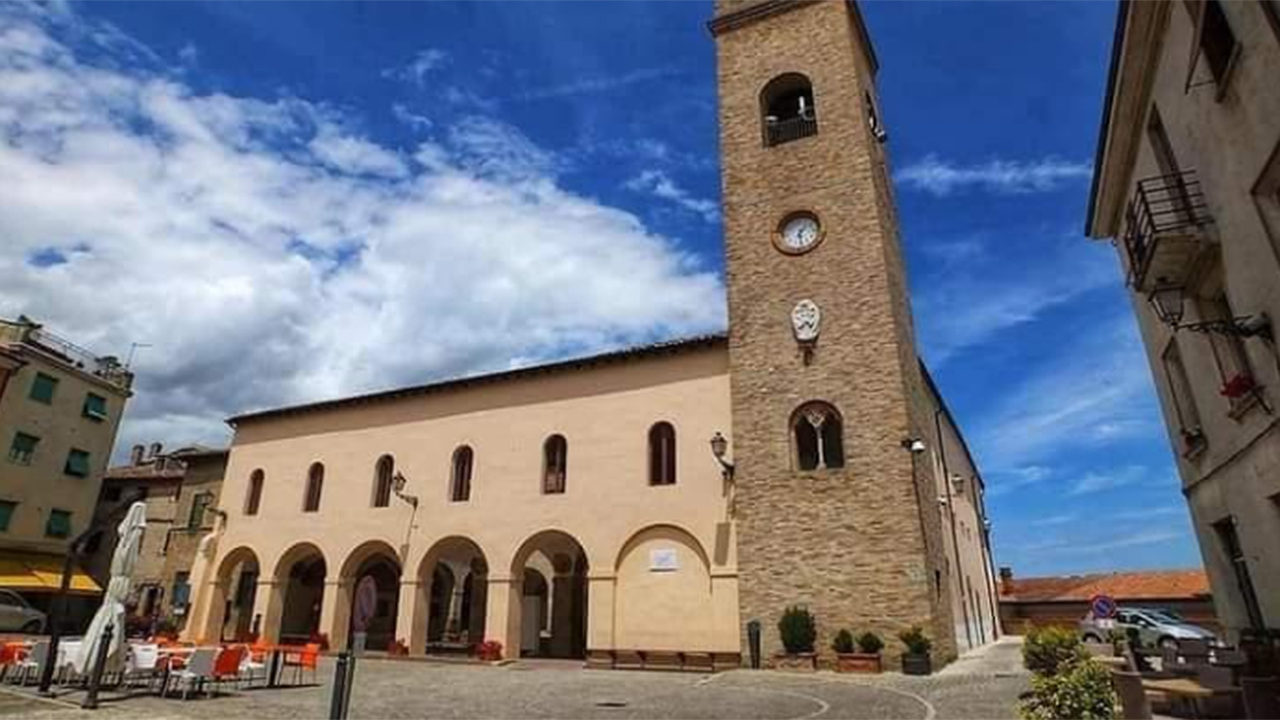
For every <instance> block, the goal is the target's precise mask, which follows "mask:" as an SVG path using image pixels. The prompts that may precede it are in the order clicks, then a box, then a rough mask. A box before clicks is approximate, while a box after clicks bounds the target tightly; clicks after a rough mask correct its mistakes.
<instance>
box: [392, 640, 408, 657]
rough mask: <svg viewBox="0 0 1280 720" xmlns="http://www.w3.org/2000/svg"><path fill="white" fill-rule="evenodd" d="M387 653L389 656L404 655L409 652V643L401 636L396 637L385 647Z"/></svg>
mask: <svg viewBox="0 0 1280 720" xmlns="http://www.w3.org/2000/svg"><path fill="white" fill-rule="evenodd" d="M387 654H388V655H390V656H391V657H405V656H407V655H408V654H409V645H408V644H407V643H405V641H404V639H403V638H396V639H395V640H394V641H392V643H391V646H390V647H388V648H387Z"/></svg>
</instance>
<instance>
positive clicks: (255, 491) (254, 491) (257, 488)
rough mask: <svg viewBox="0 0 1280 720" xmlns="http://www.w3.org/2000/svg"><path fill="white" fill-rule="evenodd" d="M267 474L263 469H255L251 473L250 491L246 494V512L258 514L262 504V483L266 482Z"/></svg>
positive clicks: (247, 513) (246, 513)
mask: <svg viewBox="0 0 1280 720" xmlns="http://www.w3.org/2000/svg"><path fill="white" fill-rule="evenodd" d="M266 479H267V476H266V473H264V472H263V471H262V470H261V469H258V470H254V471H253V473H252V474H251V475H249V491H248V492H247V493H245V496H244V514H245V515H257V514H258V508H259V507H260V506H261V505H262V484H263V483H264V482H266Z"/></svg>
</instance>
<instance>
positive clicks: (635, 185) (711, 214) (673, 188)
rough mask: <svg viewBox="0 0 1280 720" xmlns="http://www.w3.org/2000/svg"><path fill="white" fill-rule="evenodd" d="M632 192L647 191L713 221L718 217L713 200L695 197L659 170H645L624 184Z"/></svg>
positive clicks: (718, 208) (705, 219) (718, 210)
mask: <svg viewBox="0 0 1280 720" xmlns="http://www.w3.org/2000/svg"><path fill="white" fill-rule="evenodd" d="M624 186H625V187H626V188H627V189H628V190H631V191H633V192H642V193H649V194H652V195H653V196H655V197H658V198H661V199H663V200H666V201H668V202H670V203H672V204H674V205H675V206H676V207H679V208H680V209H682V210H685V211H687V212H690V213H693V214H694V215H697V216H699V217H701V218H702V219H703V220H704V221H706V222H709V223H714V222H716V221H718V220H719V219H720V206H719V205H717V204H716V203H715V202H714V201H711V200H706V199H703V198H696V197H693V196H692V195H690V194H689V192H688V191H687V190H685V189H684V188H682V187H680V186H679V185H677V184H676V182H675V181H674V180H672V179H671V178H670V177H669V176H668V175H667V174H666V173H665V172H663V171H661V170H645V171H644V172H642V173H640V174H639V175H637V176H635V177H633V178H631V179H630V180H628V181H627V182H626V183H625V185H624Z"/></svg>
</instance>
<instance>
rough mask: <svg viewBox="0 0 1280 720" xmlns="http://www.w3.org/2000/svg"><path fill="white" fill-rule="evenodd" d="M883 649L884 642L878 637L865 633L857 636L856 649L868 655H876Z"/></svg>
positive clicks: (868, 632)
mask: <svg viewBox="0 0 1280 720" xmlns="http://www.w3.org/2000/svg"><path fill="white" fill-rule="evenodd" d="M883 648H884V641H883V640H881V639H880V636H879V635H877V634H875V633H873V632H870V631H867V632H864V633H862V634H861V635H859V636H858V649H859V650H861V651H862V652H864V653H866V654H868V655H876V654H879V652H880V651H881V650H882V649H883Z"/></svg>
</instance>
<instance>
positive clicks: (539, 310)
mask: <svg viewBox="0 0 1280 720" xmlns="http://www.w3.org/2000/svg"><path fill="white" fill-rule="evenodd" d="M710 12H711V8H710V4H709V3H701V2H648V3H646V2H616V3H604V2H565V3H552V2H524V3H520V2H508V3H497V2H491V3H444V2H432V3H339V2H332V3H314V4H299V3H278V4H276V3H234V2H214V3H199V2H186V3H83V4H76V3H72V4H65V5H47V6H39V7H33V6H25V5H16V4H0V131H2V133H0V135H3V137H4V138H5V143H3V144H0V186H4V187H6V188H18V190H17V191H14V192H7V193H5V196H4V197H0V234H3V235H5V237H6V238H7V240H6V242H10V243H16V244H17V246H18V248H19V249H20V250H21V252H19V253H17V254H6V255H12V256H10V257H6V258H2V259H0V314H3V315H7V316H12V315H16V314H17V313H20V312H23V313H27V314H29V315H32V316H34V317H38V318H40V319H42V320H44V321H46V322H47V323H48V324H49V325H50V326H51V327H54V328H56V329H58V330H60V331H62V332H63V333H64V334H67V335H69V336H72V337H74V338H77V339H78V340H80V341H83V342H84V343H86V344H89V345H91V346H92V347H94V348H95V349H98V350H99V351H101V352H118V353H120V354H124V353H125V352H127V350H128V347H129V343H131V342H145V343H148V344H150V345H151V347H148V348H144V349H142V350H140V351H139V353H140V354H139V356H138V360H137V363H136V370H137V371H138V374H139V379H138V391H139V392H138V396H137V397H136V398H135V399H134V401H133V403H132V406H131V408H130V410H129V414H128V416H127V420H126V423H125V425H124V427H123V429H122V437H121V442H120V446H121V447H127V446H128V445H129V444H131V443H132V442H135V441H150V440H153V439H159V440H163V441H165V442H168V443H170V444H173V443H181V442H190V441H196V440H200V441H206V442H219V441H225V440H226V439H227V436H226V430H225V428H224V427H223V426H222V425H221V419H222V418H224V417H226V416H227V415H229V414H231V413H234V412H238V411H243V410H247V409H251V408H254V407H262V406H269V405H275V404H281V403H287V402H298V401H303V400H308V399H316V398H319V397H329V396H334V395H339V394H344V393H350V392H355V391H360V390H368V389H374V388H380V387H389V386H395V385H400V384H405V383H411V382H421V381H424V380H427V379H430V378H438V377H444V376H450V375H457V374H460V373H464V372H475V371H482V370H490V369H497V368H502V367H509V366H512V365H520V364H528V363H535V362H540V361H545V360H549V359H552V358H557V357H563V356H565V355H573V354H580V353H586V352H593V351H596V350H600V349H603V348H609V347H616V346H619V345H625V344H630V343H637V342H646V341H650V340H654V339H660V338H668V337H674V336H680V335H687V334H693V333H699V332H707V331H716V330H719V329H722V328H723V324H724V308H723V282H722V278H721V271H722V261H721V257H720V217H719V208H718V205H719V174H718V156H717V147H716V142H717V140H716V98H715V85H714V55H713V49H714V48H713V45H712V41H711V39H710V37H709V36H708V34H707V32H706V29H705V22H706V20H707V19H708V17H709V15H710ZM864 13H865V16H866V18H867V22H868V24H869V26H870V30H871V33H872V36H873V38H874V41H875V43H876V50H877V52H878V54H879V58H880V61H881V66H882V70H881V73H880V77H879V83H880V92H881V100H882V115H883V118H884V122H885V124H886V126H887V129H888V131H889V133H890V141H889V148H890V152H891V156H892V161H893V166H894V171H895V172H894V179H895V185H896V191H897V199H898V203H899V209H900V215H901V219H902V224H903V233H902V234H903V239H904V244H905V251H906V254H907V260H908V267H909V271H910V276H911V284H912V288H913V293H914V308H915V315H916V322H917V331H918V334H919V335H920V340H921V349H922V352H923V354H924V355H925V357H926V360H927V361H928V362H929V364H930V366H931V367H932V369H933V371H934V374H935V376H936V378H937V380H938V382H939V384H940V385H941V387H942V389H943V391H944V393H945V394H946V396H947V399H948V402H949V404H950V406H951V408H952V410H953V412H954V414H955V415H956V416H957V417H958V419H959V420H960V422H961V423H962V425H963V426H964V429H965V431H966V434H967V436H968V438H969V441H970V444H971V445H972V447H973V450H974V452H975V454H976V455H977V458H978V461H979V463H980V464H981V465H982V467H983V469H984V473H985V475H986V479H987V483H988V488H989V507H990V510H991V514H992V517H993V520H994V523H995V539H996V543H997V545H996V550H997V556H998V562H1000V563H1001V564H1010V565H1013V566H1014V568H1015V571H1016V572H1017V573H1019V574H1021V575H1029V574H1044V573H1056V572H1080V571H1089V570H1104V569H1114V568H1139V567H1178V566H1190V565H1195V564H1198V562H1199V557H1198V552H1197V550H1196V548H1195V544H1194V541H1193V539H1192V537H1191V531H1190V525H1189V522H1188V517H1187V511H1186V509H1185V505H1184V503H1183V501H1182V497H1181V495H1180V492H1179V490H1178V482H1177V479H1176V472H1175V469H1174V467H1173V465H1172V462H1171V457H1170V452H1169V448H1168V441H1167V439H1166V436H1165V434H1164V429H1163V425H1162V424H1161V422H1160V420H1159V415H1158V408H1157V405H1156V401H1155V398H1154V394H1153V391H1152V387H1151V378H1150V372H1149V370H1148V366H1147V364H1146V359H1145V356H1144V354H1143V353H1142V349H1141V346H1140V343H1139V341H1138V338H1137V334H1136V328H1135V325H1134V321H1133V319H1132V314H1131V308H1130V305H1129V299H1128V297H1127V296H1126V293H1125V291H1124V288H1123V286H1122V282H1121V275H1120V271H1119V269H1118V266H1117V263H1116V258H1115V256H1114V251H1113V250H1112V249H1111V248H1110V247H1109V246H1107V245H1105V244H1104V245H1099V244H1094V243H1091V242H1089V241H1087V240H1085V239H1084V238H1083V237H1082V235H1081V228H1082V226H1083V213H1084V208H1085V205H1086V202H1087V192H1088V182H1089V174H1090V171H1091V170H1090V166H1091V162H1092V157H1093V151H1094V143H1095V141H1096V135H1097V126H1098V120H1099V115H1100V107H1101V103H1102V93H1103V89H1104V83H1105V76H1106V66H1107V60H1108V54H1109V44H1110V40H1111V35H1112V30H1113V23H1114V17H1115V5H1114V4H1113V3H1111V2H1027V3H991V2H980V3H967V2H892V3H891V2H870V3H866V4H865V7H864ZM37 189H38V191H37ZM108 299H109V302H104V300H108Z"/></svg>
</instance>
